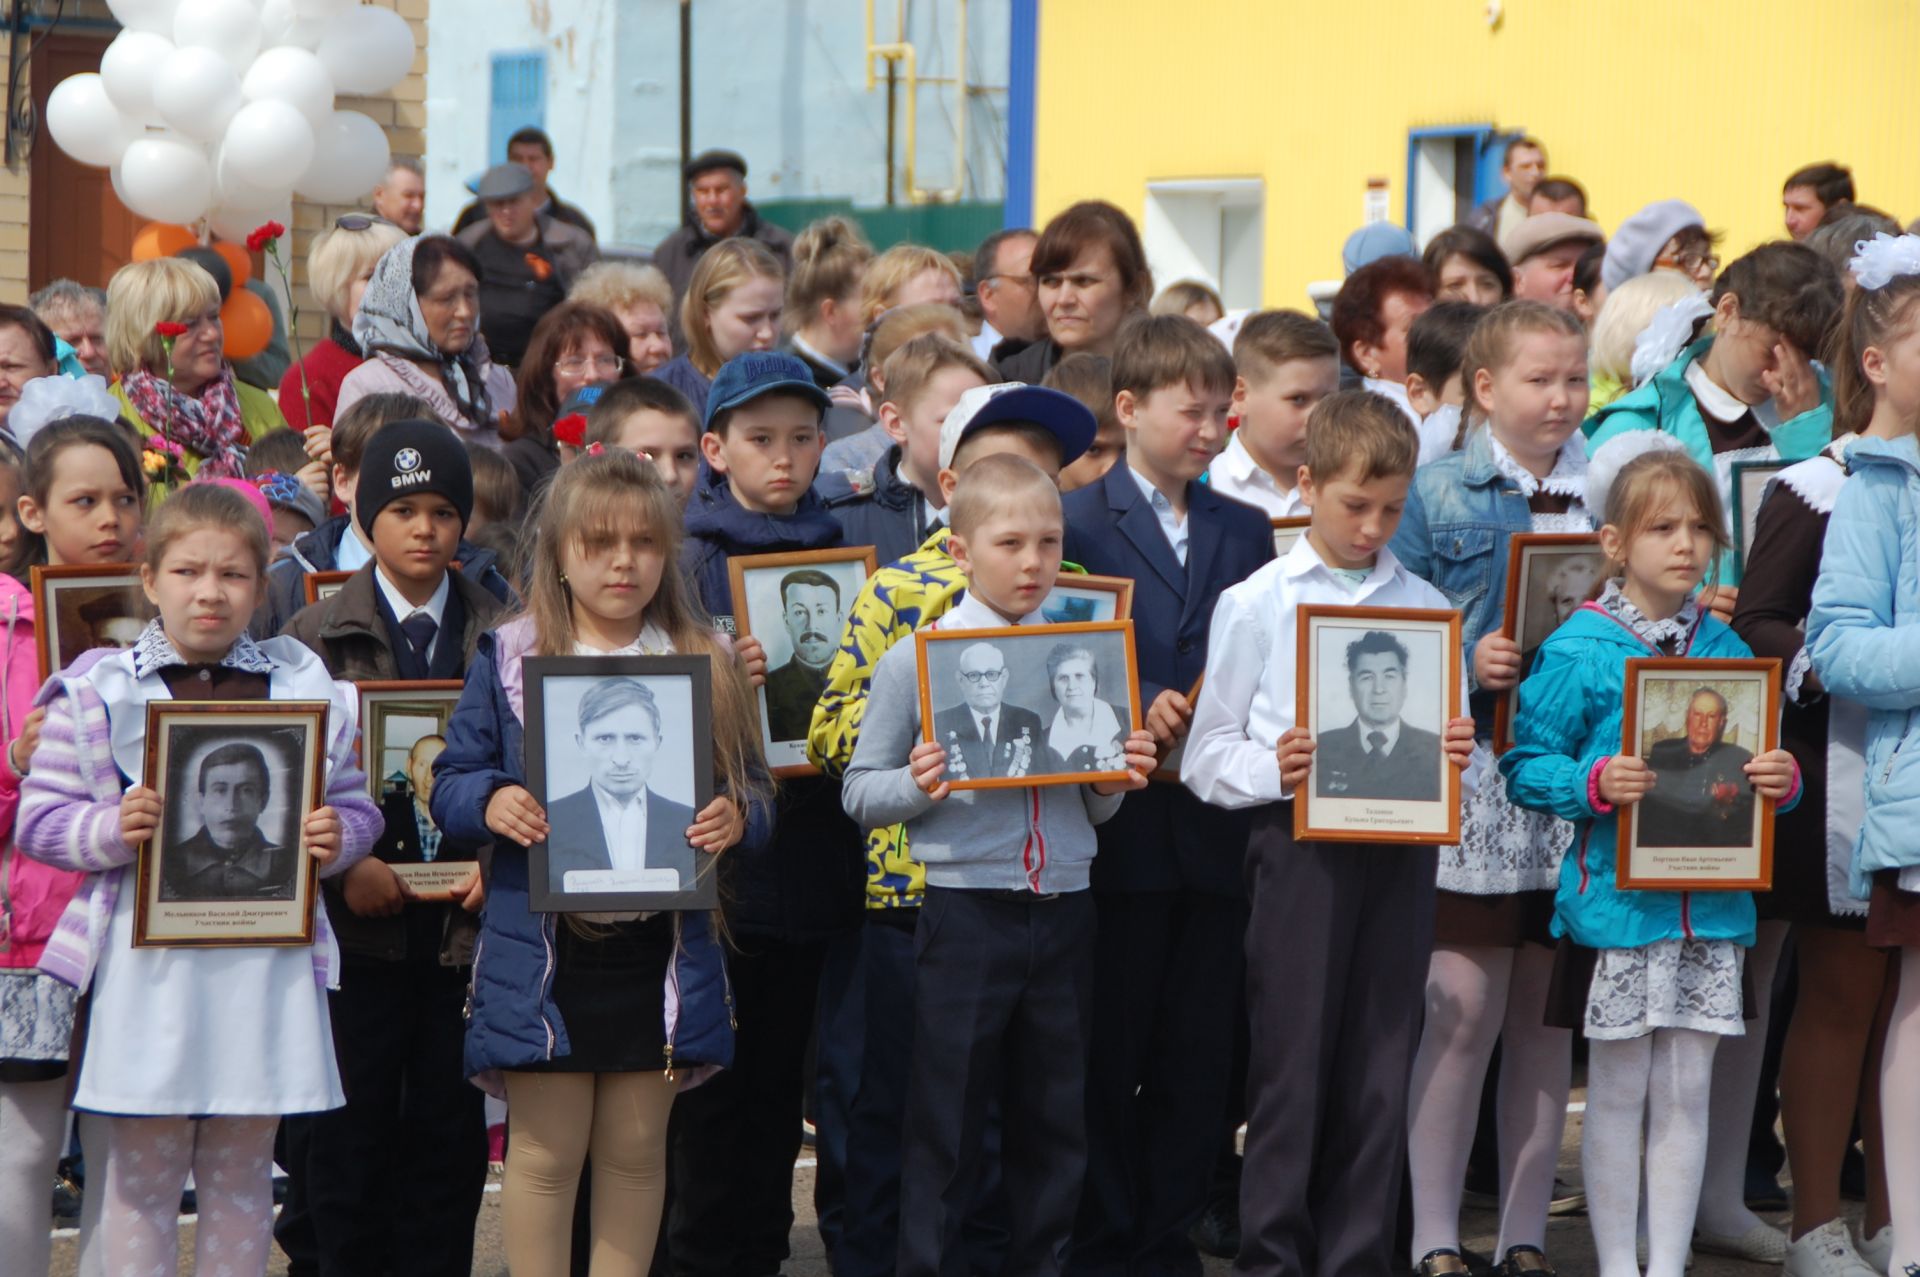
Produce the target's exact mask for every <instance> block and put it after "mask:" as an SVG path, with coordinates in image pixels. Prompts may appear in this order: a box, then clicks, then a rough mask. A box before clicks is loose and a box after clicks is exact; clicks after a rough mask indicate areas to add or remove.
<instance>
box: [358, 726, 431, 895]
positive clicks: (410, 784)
mask: <svg viewBox="0 0 1920 1277" xmlns="http://www.w3.org/2000/svg"><path fill="white" fill-rule="evenodd" d="M446 747H447V741H446V738H445V737H444V736H433V735H428V736H422V737H421V738H420V739H419V740H416V741H415V742H413V747H412V748H411V749H409V750H408V751H407V787H406V788H405V789H401V788H399V787H397V786H396V787H395V788H394V789H392V790H390V791H388V793H387V796H386V797H385V798H384V799H383V800H382V801H381V803H380V816H381V818H382V819H383V820H384V821H385V822H386V829H385V831H384V832H383V833H382V834H381V835H380V841H379V843H378V844H377V845H376V846H375V847H374V849H373V854H374V855H375V856H377V857H379V858H380V859H381V860H384V861H387V862H388V863H390V864H431V863H432V862H433V861H434V860H436V859H438V858H439V856H440V827H439V826H438V825H436V824H434V823H433V817H432V816H431V815H430V814H428V811H427V800H428V799H429V798H431V797H432V796H433V760H434V759H436V758H438V757H440V751H442V750H444V749H445V748H446Z"/></svg>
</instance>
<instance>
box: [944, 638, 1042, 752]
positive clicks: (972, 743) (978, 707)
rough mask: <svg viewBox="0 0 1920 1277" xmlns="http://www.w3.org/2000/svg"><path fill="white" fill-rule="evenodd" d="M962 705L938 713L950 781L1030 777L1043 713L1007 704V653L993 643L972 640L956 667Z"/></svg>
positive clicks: (1037, 747) (1038, 744)
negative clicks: (998, 777) (958, 666)
mask: <svg viewBox="0 0 1920 1277" xmlns="http://www.w3.org/2000/svg"><path fill="white" fill-rule="evenodd" d="M954 679H955V681H956V682H957V683H958V684H959V688H960V700H961V703H960V704H958V705H954V706H951V707H949V708H947V709H943V710H940V711H939V712H937V713H936V714H934V716H933V738H934V739H935V740H937V741H939V742H940V743H941V744H942V745H944V746H946V749H947V779H948V780H986V779H989V778H991V777H996V776H1026V775H1030V774H1031V773H1033V772H1034V771H1036V770H1037V769H1036V768H1035V767H1034V751H1035V750H1037V749H1039V748H1040V730H1041V729H1040V716H1039V715H1038V714H1036V713H1034V712H1033V711H1032V710H1030V709H1022V708H1021V707H1020V706H1018V705H1008V704H1006V703H1005V699H1006V695H1007V657H1006V653H1004V652H1002V651H1001V650H1000V649H999V648H998V647H996V646H994V645H993V644H992V643H969V644H967V646H966V649H965V650H964V651H962V652H961V653H960V668H959V669H958V670H957V671H955V674H954Z"/></svg>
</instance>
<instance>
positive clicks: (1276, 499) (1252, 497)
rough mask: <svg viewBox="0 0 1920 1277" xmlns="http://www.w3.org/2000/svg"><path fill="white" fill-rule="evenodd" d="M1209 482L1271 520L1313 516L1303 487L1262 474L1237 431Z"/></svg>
mask: <svg viewBox="0 0 1920 1277" xmlns="http://www.w3.org/2000/svg"><path fill="white" fill-rule="evenodd" d="M1206 481H1207V486H1208V487H1210V488H1212V489H1213V490H1214V491H1215V492H1218V493H1219V494H1220V495H1221V496H1223V497H1232V498H1233V499H1234V500H1235V501H1243V502H1245V503H1246V504H1248V505H1250V506H1253V507H1254V508H1255V509H1257V510H1263V511H1265V512H1266V515H1267V517H1268V518H1269V519H1298V518H1302V517H1304V516H1305V515H1307V514H1308V513H1309V512H1310V511H1309V509H1308V507H1307V503H1306V501H1305V500H1304V499H1303V498H1302V497H1301V495H1300V487H1299V485H1298V484H1295V485H1294V486H1293V487H1291V488H1283V487H1281V486H1280V481H1279V480H1278V479H1276V478H1274V477H1273V476H1272V475H1270V474H1268V473H1267V472H1266V471H1265V470H1262V469H1261V468H1260V463H1259V462H1257V461H1255V460H1254V459H1253V454H1252V453H1251V452H1248V451H1247V445H1246V442H1245V441H1244V440H1242V439H1241V438H1240V432H1239V431H1237V430H1236V431H1235V432H1234V434H1233V437H1232V438H1231V439H1229V440H1227V446H1226V449H1225V450H1224V451H1223V452H1221V454H1220V455H1219V456H1217V457H1215V458H1214V459H1213V465H1211V466H1209V467H1208V469H1207V480H1206ZM1074 562H1076V563H1078V562H1079V560H1078V559H1075V560H1074Z"/></svg>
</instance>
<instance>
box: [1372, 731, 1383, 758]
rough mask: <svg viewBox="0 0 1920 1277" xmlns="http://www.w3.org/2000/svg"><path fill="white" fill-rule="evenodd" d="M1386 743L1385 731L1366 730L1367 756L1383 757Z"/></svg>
mask: <svg viewBox="0 0 1920 1277" xmlns="http://www.w3.org/2000/svg"><path fill="white" fill-rule="evenodd" d="M1386 744H1387V734H1386V733H1385V732H1368V733H1367V757H1368V758H1372V759H1379V758H1381V757H1383V756H1384V754H1385V750H1386Z"/></svg>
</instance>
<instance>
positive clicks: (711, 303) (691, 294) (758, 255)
mask: <svg viewBox="0 0 1920 1277" xmlns="http://www.w3.org/2000/svg"><path fill="white" fill-rule="evenodd" d="M754 279H771V280H774V281H776V282H778V283H779V285H780V287H781V292H782V300H783V301H784V299H785V290H786V284H787V272H786V270H785V269H784V268H783V267H782V266H781V265H780V259H779V258H777V257H775V256H774V255H773V253H772V252H771V251H770V250H769V249H768V248H767V246H766V245H765V244H762V243H761V242H760V241H759V240H757V239H723V240H721V241H720V242H719V243H718V244H715V245H714V246H713V247H712V248H709V249H708V250H707V251H706V252H704V253H702V254H700V262H699V264H698V265H696V266H695V267H694V268H693V278H692V279H690V280H688V281H687V295H686V296H685V297H684V298H683V299H681V302H680V331H681V333H682V334H683V335H684V336H685V337H686V339H687V358H688V359H690V360H691V361H692V362H693V366H694V367H695V368H697V369H699V370H700V372H701V374H702V375H703V376H707V377H711V376H713V375H714V374H715V373H717V372H719V371H720V365H721V364H723V363H725V362H726V360H724V359H722V358H721V357H720V348H719V346H717V345H715V344H714V340H713V330H712V329H711V328H709V327H708V326H707V325H708V321H709V320H710V319H711V318H712V316H713V312H714V311H715V310H716V309H717V308H718V307H719V306H720V305H721V303H723V302H725V301H726V300H727V296H728V294H730V293H732V292H733V290H734V289H736V288H738V287H740V285H742V284H744V283H746V282H747V281H749V280H754Z"/></svg>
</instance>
